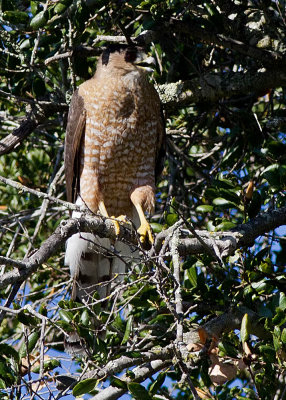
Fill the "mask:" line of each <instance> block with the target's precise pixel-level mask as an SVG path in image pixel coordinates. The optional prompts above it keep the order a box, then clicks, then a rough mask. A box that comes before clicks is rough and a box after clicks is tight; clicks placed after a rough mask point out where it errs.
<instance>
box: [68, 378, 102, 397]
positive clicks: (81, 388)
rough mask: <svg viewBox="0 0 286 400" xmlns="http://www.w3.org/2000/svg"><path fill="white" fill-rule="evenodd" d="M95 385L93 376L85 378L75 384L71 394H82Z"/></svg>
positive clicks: (89, 390)
mask: <svg viewBox="0 0 286 400" xmlns="http://www.w3.org/2000/svg"><path fill="white" fill-rule="evenodd" d="M96 385H97V379H94V378H89V379H85V380H83V381H81V382H79V383H77V384H76V385H75V387H74V388H73V391H72V394H73V395H74V396H81V395H82V394H86V393H89V392H91V391H92V390H93V389H94V388H95V387H96Z"/></svg>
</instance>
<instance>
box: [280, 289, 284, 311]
mask: <svg viewBox="0 0 286 400" xmlns="http://www.w3.org/2000/svg"><path fill="white" fill-rule="evenodd" d="M279 308H281V310H283V311H284V310H286V296H285V294H284V293H283V292H281V293H280V297H279Z"/></svg>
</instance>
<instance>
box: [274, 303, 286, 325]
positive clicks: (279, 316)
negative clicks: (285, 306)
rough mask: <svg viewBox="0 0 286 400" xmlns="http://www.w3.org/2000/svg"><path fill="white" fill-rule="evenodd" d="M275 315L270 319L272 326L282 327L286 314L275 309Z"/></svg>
mask: <svg viewBox="0 0 286 400" xmlns="http://www.w3.org/2000/svg"><path fill="white" fill-rule="evenodd" d="M275 311H276V314H275V315H274V317H273V318H272V323H273V325H278V326H280V325H282V324H283V323H284V322H285V321H286V314H285V311H284V310H281V308H279V307H277V308H276V310H275Z"/></svg>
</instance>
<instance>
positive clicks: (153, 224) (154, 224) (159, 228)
mask: <svg viewBox="0 0 286 400" xmlns="http://www.w3.org/2000/svg"><path fill="white" fill-rule="evenodd" d="M150 226H151V228H152V231H153V232H154V233H159V232H161V231H162V230H163V227H164V225H162V224H158V223H157V222H151V223H150Z"/></svg>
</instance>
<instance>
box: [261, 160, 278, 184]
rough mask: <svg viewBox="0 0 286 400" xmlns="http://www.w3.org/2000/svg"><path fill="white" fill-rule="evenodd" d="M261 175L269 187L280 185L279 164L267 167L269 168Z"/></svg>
mask: <svg viewBox="0 0 286 400" xmlns="http://www.w3.org/2000/svg"><path fill="white" fill-rule="evenodd" d="M262 175H263V176H264V178H265V179H266V180H267V181H268V183H269V184H270V185H272V186H279V185H280V173H279V164H272V165H269V167H267V168H265V170H264V171H263V173H262Z"/></svg>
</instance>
